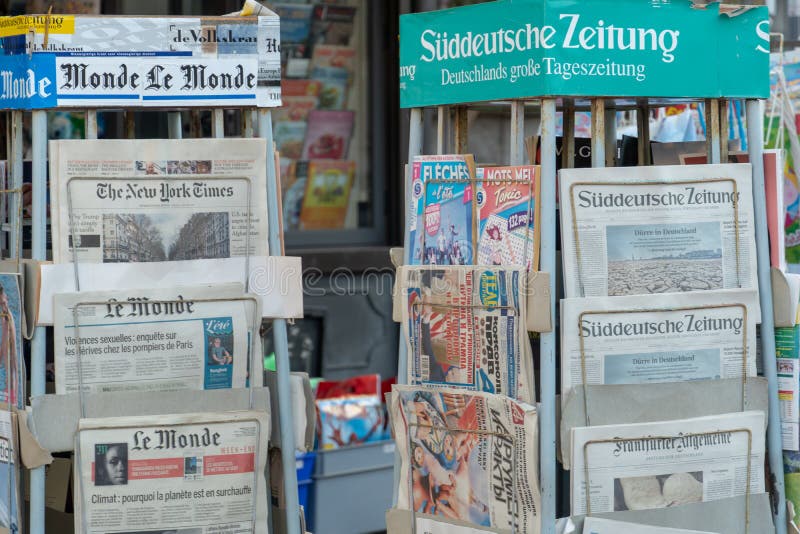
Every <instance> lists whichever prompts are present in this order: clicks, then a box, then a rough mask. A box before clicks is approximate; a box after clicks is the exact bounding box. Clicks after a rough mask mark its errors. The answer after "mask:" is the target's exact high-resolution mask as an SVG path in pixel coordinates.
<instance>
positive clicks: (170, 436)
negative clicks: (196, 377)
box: [73, 411, 269, 534]
mask: <svg viewBox="0 0 800 534" xmlns="http://www.w3.org/2000/svg"><path fill="white" fill-rule="evenodd" d="M268 438H269V421H268V420H267V417H266V414H265V413H263V412H257V411H240V412H224V413H201V414H186V415H156V416H143V417H142V416H139V417H118V418H112V419H82V420H81V422H80V426H79V430H78V434H77V437H76V442H77V443H76V447H75V469H74V483H73V484H74V491H75V532H83V533H87V534H105V533H107V532H120V533H123V532H124V533H134V532H135V533H138V532H150V531H156V532H171V531H177V532H185V533H187V534H188V533H191V534H211V533H214V534H217V533H233V532H266V531H267V488H266V480H265V477H264V470H265V468H266V462H267V440H268Z"/></svg>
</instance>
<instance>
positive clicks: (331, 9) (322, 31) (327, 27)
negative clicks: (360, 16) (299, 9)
mask: <svg viewBox="0 0 800 534" xmlns="http://www.w3.org/2000/svg"><path fill="white" fill-rule="evenodd" d="M355 16H356V8H355V7H352V6H339V5H331V4H317V5H315V6H314V14H313V16H312V20H311V35H310V36H309V44H310V45H311V46H315V45H318V44H330V45H348V44H350V36H351V35H353V19H354V18H355Z"/></svg>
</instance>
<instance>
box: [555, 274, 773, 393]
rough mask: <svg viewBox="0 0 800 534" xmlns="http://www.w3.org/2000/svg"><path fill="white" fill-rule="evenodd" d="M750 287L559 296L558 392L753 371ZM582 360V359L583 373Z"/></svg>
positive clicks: (752, 293) (753, 300)
mask: <svg viewBox="0 0 800 534" xmlns="http://www.w3.org/2000/svg"><path fill="white" fill-rule="evenodd" d="M757 299H758V296H757V294H756V293H755V291H751V290H740V289H737V290H720V291H700V292H694V293H687V294H667V295H662V296H660V297H659V298H658V300H656V301H654V299H653V297H651V296H644V295H633V296H628V297H588V298H573V299H564V300H562V301H561V312H562V319H563V320H562V323H561V324H562V329H561V347H562V349H561V395H562V402H564V403H565V402H566V400H567V398H568V395H569V392H570V391H571V390H572V388H573V387H575V386H577V385H580V384H583V383H584V378H585V382H586V384H647V383H657V382H683V381H687V380H714V379H718V378H736V377H741V376H743V373H746V376H755V374H756V363H755V354H756V322H755V317H754V316H755V312H754V308H755V303H756V301H757ZM582 362H584V363H585V377H584V372H583V365H582Z"/></svg>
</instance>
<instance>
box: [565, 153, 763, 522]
mask: <svg viewBox="0 0 800 534" xmlns="http://www.w3.org/2000/svg"><path fill="white" fill-rule="evenodd" d="M751 176H752V174H751V168H750V165H749V164H724V165H693V166H661V167H631V168H609V169H564V170H561V171H560V175H559V187H560V189H559V193H560V196H559V199H560V215H561V244H562V255H563V275H564V292H565V298H564V299H563V300H562V301H561V323H560V324H561V352H560V353H561V402H562V421H561V425H562V428H561V437H562V441H561V460H562V462H563V464H564V467H565V468H566V469H569V470H570V487H569V495H570V515H572V516H573V517H576V518H579V520H580V521H583V516H587V520H586V521H585V523H584V530H583V532H584V533H588V532H591V533H598V534H599V533H605V532H614V533H621V532H629V531H630V532H637V533H639V532H641V533H645V532H647V533H650V532H652V533H654V534H655V533H662V532H663V533H665V534H666V533H669V532H694V531H704V530H712V529H711V528H710V527H709V526H708V525H709V524H713V518H714V514H719V513H720V510H722V514H727V515H732V516H735V517H738V518H739V519H740V520H741V521H740V523H741V524H745V523H746V521H748V520H749V515H748V514H749V510H750V502H751V501H752V500H753V499H754V498H756V497H763V495H762V494H764V491H765V481H764V456H765V427H766V412H765V411H766V406H765V405H764V403H759V402H758V401H757V400H755V397H757V396H758V395H759V393H756V394H753V392H762V390H763V382H762V381H761V379H759V378H757V377H756V325H757V324H758V323H759V322H760V313H761V310H760V308H759V303H758V284H757V279H756V250H755V239H754V219H753V217H754V214H753V201H752V197H751V191H752V190H751V187H752V186H751ZM765 313H772V311H771V310H765ZM622 399H630V400H631V401H632V402H628V403H626V402H623V401H622ZM712 501H714V502H716V501H720V503H717V504H715V506H714V507H713V508H712V507H710V506H706V505H708V504H710V503H711V502H712ZM723 501H724V502H723ZM718 504H719V505H718ZM722 505H724V506H727V508H725V507H724V506H722ZM704 506H706V507H705V508H703V507H704ZM721 506H722V507H721ZM698 507H699V509H701V510H705V514H704V513H703V512H700V513H698V512H697V510H698ZM672 508H675V510H674V511H673V512H674V515H672V516H670V517H672V518H673V519H672V521H675V522H667V523H664V522H663V518H664V517H667V516H665V515H664V513H669V510H662V509H672ZM598 514H611V515H610V516H609V515H605V517H606V518H608V519H617V518H619V519H620V520H625V521H627V522H630V521H631V518H632V517H635V518H636V519H637V520H638V521H639V522H641V523H642V524H643V525H645V524H646V525H653V526H651V527H646V526H643V525H642V526H637V525H631V524H629V523H628V524H627V525H626V524H618V523H615V522H613V521H601V520H597V519H594V518H592V519H591V520H590V519H588V517H589V516H595V515H598ZM703 515H706V516H710V519H709V518H708V517H706V520H709V521H712V522H711V523H702V521H700V522H699V523H697V522H696V523H691V522H687V521H685V520H676V519H675V518H679V517H681V516H683V518H684V519H685V518H686V517H701V518H702V516H703ZM721 523H722V521H719V522H718V523H717V524H721ZM663 524H668V525H673V526H674V525H681V526H683V528H690V529H694V530H680V531H674V530H670V529H665V528H660V527H658V528H657V527H656V526H655V525H663ZM712 531H713V532H722V531H718V530H717V529H716V526H715V528H714V529H713V530H712Z"/></svg>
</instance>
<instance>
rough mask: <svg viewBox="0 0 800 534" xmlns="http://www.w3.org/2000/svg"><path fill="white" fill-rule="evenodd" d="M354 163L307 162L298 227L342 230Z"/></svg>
mask: <svg viewBox="0 0 800 534" xmlns="http://www.w3.org/2000/svg"><path fill="white" fill-rule="evenodd" d="M355 172H356V163H355V162H354V161H326V160H311V161H310V162H309V163H308V179H307V181H306V189H305V194H304V195H303V206H302V209H301V210H300V227H301V228H302V229H304V230H311V229H314V230H319V229H330V228H342V227H343V226H344V219H345V216H346V215H347V208H348V206H349V205H350V192H351V191H352V189H353V180H354V179H355Z"/></svg>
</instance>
